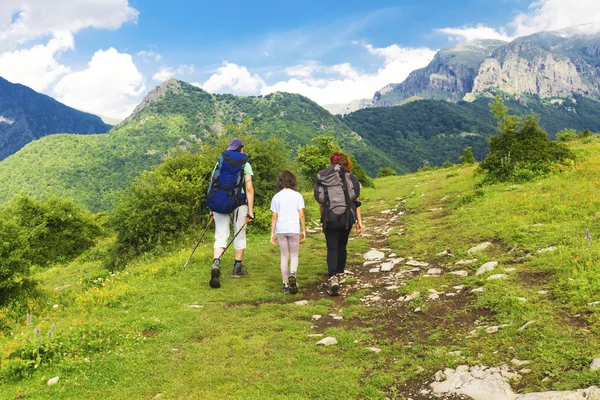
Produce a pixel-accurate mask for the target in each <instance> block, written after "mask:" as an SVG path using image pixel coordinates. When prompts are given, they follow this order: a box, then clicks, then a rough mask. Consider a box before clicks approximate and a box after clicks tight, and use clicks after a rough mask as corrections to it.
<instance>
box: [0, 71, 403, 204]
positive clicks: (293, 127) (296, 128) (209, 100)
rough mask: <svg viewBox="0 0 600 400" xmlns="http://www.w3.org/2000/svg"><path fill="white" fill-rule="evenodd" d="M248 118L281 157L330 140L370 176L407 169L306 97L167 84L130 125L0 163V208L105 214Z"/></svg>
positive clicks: (51, 143)
mask: <svg viewBox="0 0 600 400" xmlns="http://www.w3.org/2000/svg"><path fill="white" fill-rule="evenodd" d="M248 118H252V119H253V123H252V125H251V128H250V131H249V132H248V133H249V134H251V135H252V136H256V137H258V138H261V139H266V138H268V137H270V136H271V135H273V136H276V137H277V138H279V139H280V140H281V143H282V144H283V148H282V149H281V151H282V152H283V153H285V154H289V155H290V157H293V155H294V154H295V152H296V151H297V148H298V146H299V145H306V144H309V143H310V142H311V139H312V138H314V137H317V136H320V135H324V134H327V133H330V134H333V135H334V136H335V139H336V141H337V142H338V144H339V145H341V147H342V148H343V149H345V150H347V151H349V152H351V153H352V154H354V156H355V157H356V158H357V159H358V160H359V161H360V162H361V164H362V165H363V166H364V168H365V169H366V170H367V171H368V172H369V173H370V174H371V175H374V174H376V173H377V171H378V170H379V168H381V167H382V166H388V167H392V168H395V169H398V170H399V171H402V170H405V169H403V168H402V167H401V166H400V164H399V163H397V162H394V161H391V159H390V158H389V157H388V156H386V155H385V154H384V153H383V152H381V151H380V150H378V149H376V148H374V147H372V146H370V145H368V144H367V143H366V142H365V141H361V140H359V139H358V138H357V137H356V136H355V135H353V134H352V132H351V131H350V129H349V128H348V127H347V126H346V125H345V124H344V123H343V122H342V121H340V120H339V119H338V118H337V117H335V116H332V115H331V114H329V113H328V112H327V111H325V110H324V109H323V108H321V107H319V106H318V105H317V104H316V103H314V102H312V101H310V100H308V99H307V98H305V97H302V96H299V95H293V94H287V93H275V94H272V95H269V96H264V97H238V96H233V95H211V94H209V93H207V92H205V91H203V90H202V89H199V88H197V87H195V86H192V85H189V84H187V83H184V82H181V81H175V80H171V81H167V82H166V83H164V84H163V85H161V86H160V87H158V88H157V89H156V90H155V91H153V92H151V93H150V94H149V95H148V97H147V99H146V100H144V102H143V103H142V104H141V105H140V106H139V107H138V108H137V109H136V111H135V112H134V114H133V115H132V116H131V117H130V118H128V119H127V120H125V121H124V122H123V123H121V124H119V125H118V126H117V127H115V128H114V129H113V130H111V131H110V132H109V133H108V134H107V135H92V136H80V135H53V136H51V137H45V138H42V139H41V140H39V141H36V142H34V143H31V144H30V145H28V146H26V147H25V148H24V149H22V150H21V151H20V152H19V153H17V154H15V155H13V156H12V157H10V158H8V159H6V160H4V161H3V162H1V163H0V181H1V182H2V185H1V186H0V202H6V201H8V200H10V199H11V198H12V197H13V196H15V195H16V194H19V193H24V194H27V195H31V196H33V197H36V198H39V197H44V196H48V195H56V196H58V197H61V198H71V199H73V200H75V201H77V202H79V203H81V204H83V205H85V206H86V207H87V208H89V209H90V210H92V211H101V210H109V209H111V208H112V207H113V206H114V202H115V200H116V193H117V192H118V191H120V190H122V189H125V188H126V187H127V186H129V184H130V183H131V182H132V181H133V179H134V178H135V177H136V176H137V175H139V174H140V173H141V172H143V171H146V170H149V169H151V168H152V167H153V166H156V165H158V164H160V163H161V162H162V161H163V160H164V158H165V157H166V156H167V155H168V154H170V153H172V152H173V151H176V150H178V149H193V148H196V147H198V146H201V144H202V143H206V142H207V143H209V144H210V143H214V142H215V141H216V140H217V138H218V137H219V136H221V135H224V134H226V133H227V132H229V134H230V135H233V134H235V127H236V126H238V125H240V124H242V122H244V121H245V120H247V119H248ZM231 126H233V127H234V128H233V129H231V130H229V131H228V130H227V129H228V127H231Z"/></svg>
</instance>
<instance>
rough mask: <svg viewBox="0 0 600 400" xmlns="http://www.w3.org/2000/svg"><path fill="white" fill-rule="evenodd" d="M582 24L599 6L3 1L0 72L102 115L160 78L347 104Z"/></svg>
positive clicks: (520, 0) (588, 1) (125, 107)
mask: <svg viewBox="0 0 600 400" xmlns="http://www.w3.org/2000/svg"><path fill="white" fill-rule="evenodd" d="M591 22H600V1H598V0H420V1H413V0H396V1H383V0H382V1H377V0H370V1H364V0H344V1H333V0H320V1H313V0H305V1H304V2H288V1H281V0H277V1H270V0H268V1H267V0H265V1H247V0H245V1H244V0H229V1H220V2H219V1H217V2H215V1H210V2H208V1H204V0H170V1H164V0H53V1H49V0H2V1H1V2H0V76H1V77H3V78H5V79H7V80H9V81H11V82H14V83H21V84H24V85H27V86H29V87H31V88H32V89H34V90H36V91H38V92H41V93H44V94H47V95H49V96H52V97H54V98H55V99H57V100H58V101H61V102H63V103H65V104H67V105H69V106H71V107H74V108H77V109H80V110H84V111H89V112H92V113H95V114H99V115H103V116H107V117H113V118H125V117H127V116H128V115H129V114H130V113H131V112H132V111H133V109H134V108H135V106H136V105H137V104H139V102H140V101H141V100H142V98H143V97H144V96H145V95H146V94H147V93H148V91H150V90H152V89H153V88H154V87H156V86H157V85H159V84H160V83H162V82H163V81H165V80H167V79H169V78H177V79H181V80H184V81H186V82H189V83H192V84H194V85H197V86H199V87H201V88H203V89H204V90H207V91H208V92H211V93H233V94H237V95H261V94H262V95H265V94H268V93H272V92H274V91H287V92H293V93H300V94H302V95H305V96H307V97H309V98H311V99H312V100H314V101H316V102H317V103H319V104H321V105H324V104H334V103H348V102H350V101H352V100H355V99H361V98H372V96H373V94H374V93H375V92H376V91H377V90H379V89H381V88H382V87H384V86H385V85H387V84H390V83H400V82H402V81H403V80H404V79H405V78H406V77H407V76H408V74H409V73H410V72H411V71H413V70H415V69H418V68H422V67H425V66H426V65H427V64H428V63H429V62H430V61H431V59H432V58H433V56H434V55H435V53H436V51H437V50H439V49H441V48H444V47H449V46H453V45H456V44H457V43H460V42H465V41H471V40H477V39H500V40H506V41H510V40H512V39H513V38H515V37H518V36H525V35H530V34H533V33H536V32H540V31H545V30H557V29H563V28H567V27H570V26H574V25H580V24H584V23H591Z"/></svg>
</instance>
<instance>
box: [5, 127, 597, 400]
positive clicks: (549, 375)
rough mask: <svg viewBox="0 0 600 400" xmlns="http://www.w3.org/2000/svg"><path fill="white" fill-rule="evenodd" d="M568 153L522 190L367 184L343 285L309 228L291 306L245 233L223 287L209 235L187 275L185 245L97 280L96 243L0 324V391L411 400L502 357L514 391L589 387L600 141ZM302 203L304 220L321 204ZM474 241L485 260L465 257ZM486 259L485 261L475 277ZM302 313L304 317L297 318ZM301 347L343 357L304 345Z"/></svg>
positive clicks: (436, 176) (449, 174)
mask: <svg viewBox="0 0 600 400" xmlns="http://www.w3.org/2000/svg"><path fill="white" fill-rule="evenodd" d="M568 147H569V148H570V149H571V151H573V152H574V153H575V155H576V157H577V160H578V162H577V164H576V165H570V166H565V167H564V168H560V169H555V170H553V171H552V172H551V173H550V174H549V175H547V176H546V177H543V178H539V179H537V180H534V181H532V182H528V183H521V184H514V183H502V184H494V185H486V186H480V185H478V183H479V182H480V181H481V180H482V177H481V176H480V175H475V174H474V170H475V168H477V166H476V165H470V166H454V167H451V168H444V169H433V170H429V171H423V172H419V173H417V174H411V175H405V176H401V177H387V178H382V179H378V180H376V188H374V189H369V188H367V189H365V190H364V191H363V192H362V196H361V200H362V201H363V207H362V209H363V212H364V215H365V225H366V232H365V233H366V235H364V236H363V237H361V238H358V237H355V236H354V234H353V235H352V237H351V239H352V240H351V242H350V248H349V261H348V264H349V266H348V270H350V271H351V272H353V274H348V277H347V279H346V282H345V284H344V285H342V291H341V292H342V295H341V296H340V297H337V298H330V297H328V296H327V295H326V293H325V288H324V286H322V285H321V282H324V281H325V278H326V262H325V258H326V257H325V255H326V250H325V244H324V239H323V237H322V234H320V233H318V232H317V231H312V232H313V233H311V234H310V235H309V238H308V239H307V241H306V242H305V243H304V244H303V245H302V247H301V255H300V263H301V264H300V268H299V282H300V294H298V295H296V296H290V295H283V294H281V293H280V292H279V291H280V289H279V288H280V285H281V282H280V271H279V251H278V249H277V248H276V247H273V246H271V245H270V244H269V243H268V240H269V238H268V235H267V234H262V233H258V232H256V231H255V230H253V229H252V226H251V227H250V232H249V248H248V251H247V256H246V258H245V263H246V265H247V267H248V270H249V271H250V276H249V277H248V278H247V279H237V280H235V279H229V278H228V277H226V278H224V279H223V281H222V288H221V289H218V290H213V289H210V288H209V286H208V268H209V265H210V262H211V259H212V243H211V240H212V237H208V238H207V239H206V240H205V241H204V242H203V243H202V244H201V245H200V247H199V248H198V250H197V252H196V254H195V255H194V257H193V258H192V261H191V263H190V265H188V268H187V269H186V270H185V271H184V272H178V271H179V269H180V268H181V265H182V264H183V263H184V262H185V260H186V259H187V257H188V255H189V253H190V249H191V246H192V245H193V243H194V242H195V240H196V237H188V238H187V239H183V240H182V241H181V242H180V244H179V246H177V248H178V250H175V251H173V252H169V253H166V254H164V255H162V256H161V255H154V256H151V255H150V254H148V255H147V256H146V257H143V258H142V259H139V260H138V261H137V262H135V263H131V264H130V265H128V266H127V267H126V268H125V269H124V270H123V271H121V272H118V273H109V272H108V271H107V270H106V269H104V268H103V267H102V261H101V259H102V254H103V252H104V251H105V249H106V248H107V246H109V245H110V244H111V243H110V242H111V240H104V241H102V242H101V243H100V244H99V245H98V246H97V247H96V248H95V249H92V250H90V251H88V252H86V253H84V254H83V255H82V256H80V257H79V258H78V259H77V260H75V261H74V262H71V263H68V264H64V265H57V266H56V267H55V268H52V269H48V270H40V271H39V272H38V273H37V275H36V279H38V280H39V281H40V283H41V285H42V293H41V294H40V295H39V297H38V298H37V299H32V300H30V301H29V302H28V303H26V304H24V305H22V306H21V308H18V310H19V312H17V308H12V309H11V308H8V309H2V310H0V326H4V330H3V331H2V334H1V335H0V376H1V377H2V378H1V379H2V380H1V381H0V393H3V394H7V395H8V398H13V397H15V396H19V397H20V396H27V398H31V399H47V398H65V399H66V398H99V397H102V398H105V399H130V398H153V397H156V396H159V395H160V397H161V398H165V399H181V398H240V399H241V398H270V399H277V398H282V399H283V398H286V399H289V398H298V399H301V398H302V399H303V398H365V399H383V398H386V397H387V398H391V399H392V398H393V399H402V398H407V397H411V398H413V399H417V400H420V399H427V398H430V397H427V396H430V394H422V392H421V390H423V389H428V390H430V388H429V385H428V383H429V382H431V381H432V380H433V376H434V374H435V373H436V371H438V370H440V369H443V368H456V367H458V366H459V365H469V366H479V365H486V366H497V367H499V366H501V365H503V364H507V365H511V368H512V369H514V370H515V372H516V371H517V370H520V369H522V368H523V367H516V366H515V364H514V363H511V360H513V359H517V360H527V361H530V364H528V365H527V368H526V369H528V370H529V371H528V372H519V373H518V375H516V376H515V377H513V379H511V381H510V384H511V385H512V387H513V390H514V391H518V392H520V393H522V392H531V391H544V390H551V389H553V390H570V389H576V388H585V387H588V386H590V385H593V384H596V385H597V384H599V383H600V376H599V375H598V372H597V371H595V372H594V371H590V370H589V367H588V366H589V364H590V362H591V361H592V359H594V358H596V357H599V356H600V340H599V339H598V337H597V335H596V334H595V332H597V331H598V329H600V310H599V309H598V306H597V305H596V304H597V302H598V301H599V300H600V279H599V277H598V274H597V271H596V268H595V266H596V265H597V263H598V261H599V260H598V254H600V252H599V250H600V242H599V241H598V237H600V230H599V229H598V226H597V224H596V220H597V217H598V212H597V210H598V206H599V204H598V202H597V200H596V199H598V198H600V189H599V188H600V156H599V154H600V140H599V139H598V137H597V136H592V137H591V138H587V139H583V140H576V141H572V142H569V143H568ZM306 201H307V206H308V209H307V212H308V214H309V221H311V220H313V219H315V218H314V216H315V215H316V214H317V212H316V209H317V208H316V204H315V203H314V201H312V200H311V198H310V195H307V196H306ZM391 216H393V217H391ZM310 225H311V227H314V226H315V225H314V223H312V222H311V223H310ZM586 237H587V239H586ZM482 242H489V243H490V246H489V247H487V248H486V249H485V250H482V251H479V252H469V249H470V248H472V247H474V246H476V245H479V244H481V243H482ZM371 248H376V249H380V250H381V251H382V252H383V253H384V254H385V256H387V257H390V258H391V259H395V260H397V261H392V263H395V265H394V266H393V269H392V271H390V272H383V271H379V272H370V271H369V270H370V269H371V268H372V266H364V265H363V262H364V258H363V254H365V253H366V252H367V251H368V250H369V249H371ZM392 253H395V256H394V255H392ZM400 258H402V260H400ZM398 260H399V261H398ZM459 260H473V261H471V263H467V264H465V263H463V264H457V262H458V261H459ZM409 261H410V262H409ZM415 261H419V262H425V263H428V265H427V266H424V264H423V265H422V266H421V267H416V268H415V267H414V265H415V263H414V262H415ZM490 261H495V262H497V263H498V264H496V265H495V267H492V270H490V269H488V270H486V271H485V272H483V273H482V274H479V275H478V274H476V271H478V270H479V268H480V267H482V265H483V264H484V263H487V262H490ZM232 263H233V259H232V253H230V254H228V255H226V256H225V259H224V265H229V264H232ZM407 263H409V265H407ZM459 272H460V273H459ZM455 273H456V274H455ZM465 275H466V276H465ZM497 275H501V276H500V277H498V276H497ZM492 276H495V278H492ZM475 289H476V290H475ZM417 292H418V293H419V294H418V295H416V296H414V297H413V294H414V293H417ZM407 296H408V297H410V298H411V299H412V300H404V299H405V298H406V297H407ZM301 299H305V300H307V301H308V304H307V305H305V306H301V305H296V304H294V301H297V300H301ZM27 313H29V314H30V317H27ZM330 314H331V315H330ZM314 315H320V316H322V317H321V318H320V319H316V318H314V317H313V316H314ZM332 315H334V316H335V317H342V318H341V319H340V318H335V319H334V317H333V316H332ZM314 334H323V335H325V336H334V337H336V338H337V341H338V344H337V345H336V346H331V347H318V346H315V343H316V342H317V341H318V340H319V339H321V338H320V337H314V336H310V335H314ZM372 347H376V348H378V349H379V350H381V352H379V353H376V352H374V351H373V349H370V348H372ZM38 355H40V357H39V359H38V358H37V356H38ZM30 362H31V363H30ZM33 365H35V367H36V368H33ZM56 376H58V377H59V378H60V380H59V382H58V383H57V384H55V385H53V386H48V385H47V384H46V381H47V380H48V379H49V378H52V377H56ZM340 382H343V384H340Z"/></svg>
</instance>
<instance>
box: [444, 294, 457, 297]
mask: <svg viewBox="0 0 600 400" xmlns="http://www.w3.org/2000/svg"><path fill="white" fill-rule="evenodd" d="M446 296H448V297H454V296H456V293H446Z"/></svg>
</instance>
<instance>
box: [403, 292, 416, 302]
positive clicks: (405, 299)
mask: <svg viewBox="0 0 600 400" xmlns="http://www.w3.org/2000/svg"><path fill="white" fill-rule="evenodd" d="M420 295H421V293H419V292H413V293H411V294H409V295H407V296H405V297H401V298H400V299H399V300H401V301H404V302H408V301H413V300H415V299H416V298H417V297H419V296H420Z"/></svg>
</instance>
